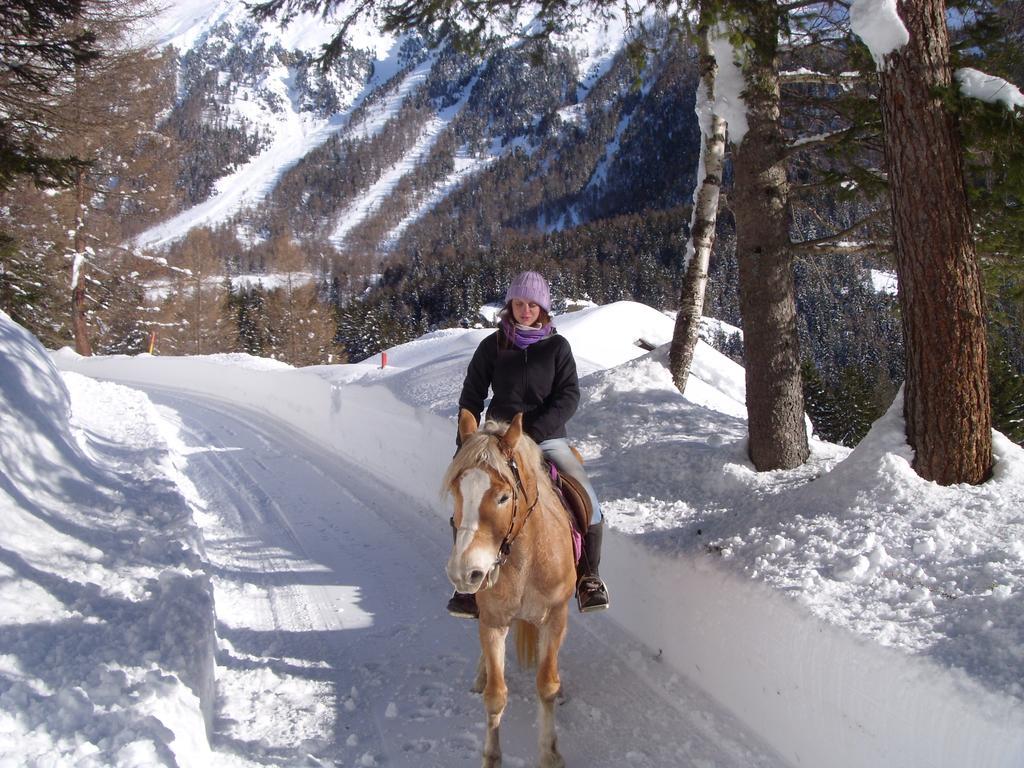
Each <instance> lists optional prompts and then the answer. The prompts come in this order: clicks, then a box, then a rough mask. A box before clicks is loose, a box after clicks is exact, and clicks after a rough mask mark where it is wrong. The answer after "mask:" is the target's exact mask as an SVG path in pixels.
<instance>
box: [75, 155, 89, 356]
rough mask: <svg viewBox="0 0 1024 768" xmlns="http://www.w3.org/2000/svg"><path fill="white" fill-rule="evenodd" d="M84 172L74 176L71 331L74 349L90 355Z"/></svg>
mask: <svg viewBox="0 0 1024 768" xmlns="http://www.w3.org/2000/svg"><path fill="white" fill-rule="evenodd" d="M85 206H86V189H85V172H84V171H83V170H82V169H81V168H79V169H78V171H77V173H76V178H75V237H74V241H73V247H74V250H75V253H74V257H73V259H72V267H71V274H72V280H71V331H72V333H73V334H74V337H75V351H76V352H77V353H78V354H80V355H82V356H83V357H91V356H92V343H91V342H90V341H89V324H88V322H87V321H86V311H87V306H86V300H87V294H86V290H85V265H86V261H85V253H86V251H85V249H86V242H85Z"/></svg>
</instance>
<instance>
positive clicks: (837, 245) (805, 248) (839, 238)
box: [793, 208, 888, 253]
mask: <svg viewBox="0 0 1024 768" xmlns="http://www.w3.org/2000/svg"><path fill="white" fill-rule="evenodd" d="M886 213H888V209H885V208H879V209H878V210H876V211H874V212H872V213H869V214H868V215H867V216H865V217H863V218H861V219H858V220H857V221H855V222H853V224H851V225H850V226H848V227H847V228H846V229H843V230H841V231H839V232H834V233H832V234H831V235H826V236H825V237H819V238H816V239H814V240H804V241H803V242H800V243H793V249H794V250H796V251H798V252H801V253H859V252H861V251H867V250H878V249H880V248H885V247H886V246H887V245H888V244H887V243H884V242H879V241H877V240H847V239H844V238H846V237H848V236H849V235H851V234H852V233H854V232H856V231H857V230H859V229H860V228H861V227H863V226H864V225H866V224H869V223H870V222H872V221H874V220H875V219H878V218H880V217H881V216H882V215H883V214H886Z"/></svg>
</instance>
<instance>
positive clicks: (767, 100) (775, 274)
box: [731, 2, 810, 472]
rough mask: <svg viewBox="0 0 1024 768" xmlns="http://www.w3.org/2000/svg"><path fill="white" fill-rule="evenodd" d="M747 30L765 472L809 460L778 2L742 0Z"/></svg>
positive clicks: (743, 155) (739, 244)
mask: <svg viewBox="0 0 1024 768" xmlns="http://www.w3.org/2000/svg"><path fill="white" fill-rule="evenodd" d="M732 5H733V6H734V9H735V10H736V11H738V13H739V14H740V15H741V16H740V17H741V18H743V19H744V20H745V22H746V24H747V28H746V29H744V30H743V32H744V33H745V36H746V39H747V42H746V44H745V46H744V54H745V56H744V62H743V76H744V80H745V82H746V90H745V91H744V101H745V102H746V105H747V123H748V125H749V127H748V130H747V133H746V136H745V137H744V139H743V141H742V142H741V143H740V145H739V146H737V147H736V149H735V151H734V163H735V172H736V182H735V185H734V188H733V193H732V206H731V207H732V209H733V211H734V212H735V215H736V257H737V260H738V262H739V293H740V314H741V316H742V318H743V354H744V363H745V372H746V385H747V428H748V434H749V447H748V451H749V455H750V459H751V461H752V462H753V464H754V466H755V467H756V468H757V470H758V471H761V472H763V471H766V470H773V469H792V468H793V467H797V466H799V465H800V464H803V463H804V462H805V461H806V460H807V456H808V455H809V452H810V451H809V448H808V444H807V429H806V426H805V423H804V397H803V386H802V380H801V374H800V344H799V340H798V338H797V326H796V285H795V282H794V278H793V248H792V244H791V243H790V239H789V215H790V211H789V181H788V179H787V173H786V141H785V137H784V136H783V133H782V126H781V122H780V116H779V74H778V72H779V70H778V61H777V55H776V53H777V46H778V35H779V8H778V5H777V3H775V2H758V3H750V2H734V3H733V4H732Z"/></svg>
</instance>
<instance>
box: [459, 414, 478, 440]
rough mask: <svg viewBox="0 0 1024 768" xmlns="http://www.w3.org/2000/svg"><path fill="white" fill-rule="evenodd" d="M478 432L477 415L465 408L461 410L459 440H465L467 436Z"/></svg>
mask: <svg viewBox="0 0 1024 768" xmlns="http://www.w3.org/2000/svg"><path fill="white" fill-rule="evenodd" d="M474 432H476V416H474V415H473V414H472V413H470V412H469V411H467V410H466V409H465V408H462V409H460V410H459V442H460V443H463V442H465V440H466V438H467V437H469V436H470V435H472V434H473V433H474Z"/></svg>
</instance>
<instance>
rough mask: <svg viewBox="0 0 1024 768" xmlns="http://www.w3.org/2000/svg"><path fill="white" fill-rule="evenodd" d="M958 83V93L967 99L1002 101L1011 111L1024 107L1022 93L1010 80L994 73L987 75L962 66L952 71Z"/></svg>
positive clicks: (994, 102) (1023, 95) (991, 102)
mask: <svg viewBox="0 0 1024 768" xmlns="http://www.w3.org/2000/svg"><path fill="white" fill-rule="evenodd" d="M953 77H955V78H956V81H957V83H959V85H960V93H962V94H963V95H964V96H966V97H967V98H969V99H978V100H979V101H984V102H985V103H987V104H997V103H999V102H1002V103H1003V104H1005V105H1006V108H1007V109H1008V110H1010V111H1011V112H1012V111H1013V110H1014V109H1017V108H1021V109H1024V94H1022V93H1021V91H1020V88H1018V87H1017V86H1016V85H1014V84H1013V83H1011V82H1008V81H1006V80H1003V78H1001V77H996V76H995V75H988V74H985V73H984V72H981V71H979V70H977V69H971V68H970V67H963V68H961V69H958V70H957V71H956V72H954V73H953Z"/></svg>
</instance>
